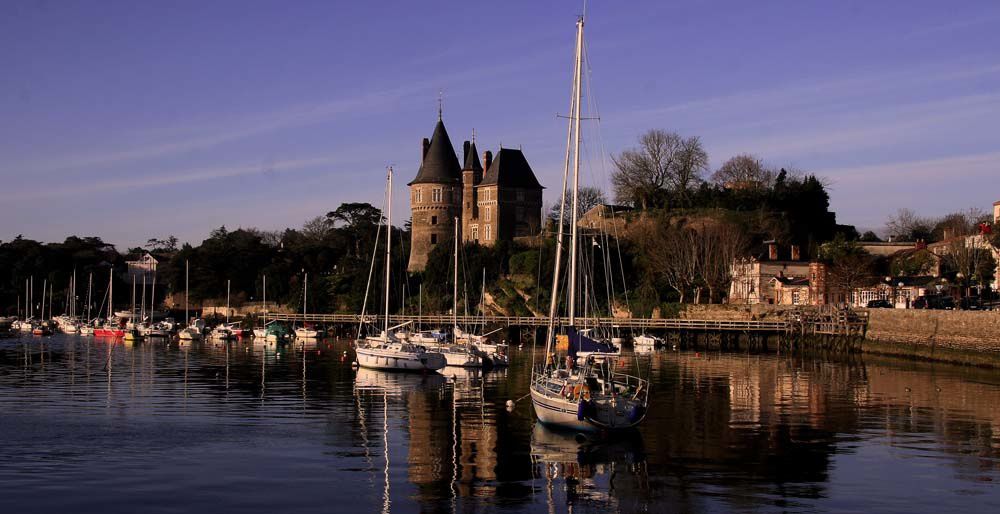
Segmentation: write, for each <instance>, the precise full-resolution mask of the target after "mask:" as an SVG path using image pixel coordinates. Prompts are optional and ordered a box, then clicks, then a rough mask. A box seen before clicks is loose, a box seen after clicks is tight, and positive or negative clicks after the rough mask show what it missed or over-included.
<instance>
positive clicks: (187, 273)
mask: <svg viewBox="0 0 1000 514" xmlns="http://www.w3.org/2000/svg"><path fill="white" fill-rule="evenodd" d="M190 278H191V263H190V262H188V260H187V259H184V326H185V327H186V326H188V322H189V318H188V286H189V285H190V282H189V279H190Z"/></svg>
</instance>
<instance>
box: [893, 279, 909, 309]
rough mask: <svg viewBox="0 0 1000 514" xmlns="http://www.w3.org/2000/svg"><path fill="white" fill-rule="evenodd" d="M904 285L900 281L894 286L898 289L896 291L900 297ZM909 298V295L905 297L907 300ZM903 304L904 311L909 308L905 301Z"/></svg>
mask: <svg viewBox="0 0 1000 514" xmlns="http://www.w3.org/2000/svg"><path fill="white" fill-rule="evenodd" d="M904 285H905V284H903V281H900V282H899V283H898V284H896V286H897V287H898V288H899V289H897V290H896V291H897V292H898V293H899V295H900V296H902V291H903V286H904ZM909 297H910V296H909V295H907V296H906V298H907V299H909ZM903 304H904V305H903V307H904V308H906V309H909V308H910V303H909V302H907V301H906V300H903Z"/></svg>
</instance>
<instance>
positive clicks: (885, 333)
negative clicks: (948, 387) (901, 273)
mask: <svg viewBox="0 0 1000 514" xmlns="http://www.w3.org/2000/svg"><path fill="white" fill-rule="evenodd" d="M868 312H869V318H868V334H867V339H866V341H865V342H864V343H863V344H862V350H864V351H867V352H871V353H882V354H890V355H904V356H910V357H917V358H925V359H933V360H943V361H950V362H958V363H963V364H974V365H989V366H1000V312H996V311H939V310H924V309H869V311H868Z"/></svg>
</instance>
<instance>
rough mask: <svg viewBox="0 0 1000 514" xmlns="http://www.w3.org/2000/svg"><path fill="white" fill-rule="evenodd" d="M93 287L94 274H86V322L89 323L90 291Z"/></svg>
mask: <svg viewBox="0 0 1000 514" xmlns="http://www.w3.org/2000/svg"><path fill="white" fill-rule="evenodd" d="M93 287H94V274H93V273H88V274H87V322H88V323H89V322H90V291H91V289H93Z"/></svg>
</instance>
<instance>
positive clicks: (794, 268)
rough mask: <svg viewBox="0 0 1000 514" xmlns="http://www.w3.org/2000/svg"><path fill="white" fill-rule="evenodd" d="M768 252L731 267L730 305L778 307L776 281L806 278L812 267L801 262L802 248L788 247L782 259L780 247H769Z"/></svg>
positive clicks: (739, 259)
mask: <svg viewBox="0 0 1000 514" xmlns="http://www.w3.org/2000/svg"><path fill="white" fill-rule="evenodd" d="M766 247H767V250H766V252H762V253H761V254H759V255H756V256H750V257H744V258H738V259H736V260H735V261H734V262H733V266H732V277H733V278H732V282H730V286H729V296H728V302H729V303H733V304H746V305H754V304H758V303H764V304H774V303H777V292H776V291H775V284H776V282H775V281H774V280H772V279H774V278H775V277H787V278H797V277H807V276H809V263H808V262H806V261H803V260H801V253H800V251H799V247H798V246H796V245H792V246H790V247H788V250H787V253H786V254H785V255H786V256H787V257H786V258H782V257H784V256H781V255H779V254H780V249H779V247H778V244H777V243H774V242H769V243H766Z"/></svg>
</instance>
